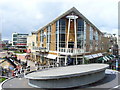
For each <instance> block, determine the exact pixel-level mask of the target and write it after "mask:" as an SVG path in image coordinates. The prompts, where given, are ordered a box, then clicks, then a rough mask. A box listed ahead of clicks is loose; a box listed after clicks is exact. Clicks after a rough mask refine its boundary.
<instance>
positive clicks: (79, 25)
mask: <svg viewBox="0 0 120 90" xmlns="http://www.w3.org/2000/svg"><path fill="white" fill-rule="evenodd" d="M83 39H84V20H83V19H78V20H77V48H81V47H82V45H83Z"/></svg>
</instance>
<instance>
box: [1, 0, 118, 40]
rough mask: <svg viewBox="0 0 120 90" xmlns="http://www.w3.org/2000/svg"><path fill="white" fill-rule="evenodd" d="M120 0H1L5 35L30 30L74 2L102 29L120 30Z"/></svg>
mask: <svg viewBox="0 0 120 90" xmlns="http://www.w3.org/2000/svg"><path fill="white" fill-rule="evenodd" d="M118 1H119V0H0V31H1V32H2V39H11V37H12V33H13V32H18V33H28V34H29V33H30V32H31V31H35V30H38V29H39V28H40V27H43V26H45V25H46V24H48V23H49V22H51V21H52V20H53V19H55V18H56V17H58V16H59V15H61V14H62V13H64V12H65V11H67V10H69V9H70V8H72V7H73V6H74V7H75V8H76V9H78V10H79V11H80V12H81V13H82V14H83V15H84V16H85V17H86V18H87V19H89V20H90V21H91V22H92V23H93V24H94V25H95V26H97V27H98V28H99V29H100V30H101V31H103V32H108V33H111V34H113V33H116V34H117V33H118Z"/></svg>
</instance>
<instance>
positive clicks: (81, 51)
mask: <svg viewBox="0 0 120 90" xmlns="http://www.w3.org/2000/svg"><path fill="white" fill-rule="evenodd" d="M59 51H60V52H64V53H73V54H79V53H84V50H83V49H80V48H60V49H59Z"/></svg>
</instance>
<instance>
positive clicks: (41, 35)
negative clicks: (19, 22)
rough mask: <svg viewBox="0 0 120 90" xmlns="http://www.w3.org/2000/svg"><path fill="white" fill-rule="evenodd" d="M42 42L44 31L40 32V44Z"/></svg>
mask: <svg viewBox="0 0 120 90" xmlns="http://www.w3.org/2000/svg"><path fill="white" fill-rule="evenodd" d="M43 40H44V31H43V30H41V31H40V42H43Z"/></svg>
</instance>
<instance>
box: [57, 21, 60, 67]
mask: <svg viewBox="0 0 120 90" xmlns="http://www.w3.org/2000/svg"><path fill="white" fill-rule="evenodd" d="M57 29H58V34H57V56H58V57H57V67H58V66H59V64H60V60H59V21H58V27H57Z"/></svg>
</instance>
